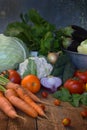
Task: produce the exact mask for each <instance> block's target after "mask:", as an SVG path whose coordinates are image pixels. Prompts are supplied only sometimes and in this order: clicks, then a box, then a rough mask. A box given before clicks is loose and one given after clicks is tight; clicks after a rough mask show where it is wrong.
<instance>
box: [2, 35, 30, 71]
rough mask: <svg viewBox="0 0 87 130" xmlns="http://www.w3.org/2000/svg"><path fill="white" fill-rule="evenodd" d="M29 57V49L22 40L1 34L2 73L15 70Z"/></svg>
mask: <svg viewBox="0 0 87 130" xmlns="http://www.w3.org/2000/svg"><path fill="white" fill-rule="evenodd" d="M27 56H28V49H27V47H26V46H25V44H24V43H23V42H22V41H21V40H20V39H18V38H16V37H8V36H5V35H3V34H0V72H2V71H4V70H7V69H15V68H16V67H17V65H18V64H19V63H21V62H23V61H24V60H25V59H26V58H27Z"/></svg>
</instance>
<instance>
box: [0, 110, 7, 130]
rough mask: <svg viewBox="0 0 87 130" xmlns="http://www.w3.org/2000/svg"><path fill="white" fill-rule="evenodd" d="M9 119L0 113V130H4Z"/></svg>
mask: <svg viewBox="0 0 87 130" xmlns="http://www.w3.org/2000/svg"><path fill="white" fill-rule="evenodd" d="M8 120H9V118H8V117H7V116H6V115H5V114H4V113H3V112H2V111H0V130H6V128H7V125H8Z"/></svg>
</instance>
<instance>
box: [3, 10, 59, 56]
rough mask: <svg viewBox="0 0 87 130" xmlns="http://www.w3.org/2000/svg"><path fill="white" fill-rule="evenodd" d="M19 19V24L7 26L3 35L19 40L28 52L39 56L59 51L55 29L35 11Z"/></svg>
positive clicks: (13, 23) (21, 15)
mask: <svg viewBox="0 0 87 130" xmlns="http://www.w3.org/2000/svg"><path fill="white" fill-rule="evenodd" d="M20 18H21V21H20V22H12V23H9V24H8V25H7V27H6V30H5V32H4V34H5V35H7V36H15V37H18V38H20V39H21V40H22V41H23V42H25V43H26V45H27V47H28V48H29V50H30V51H33V50H35V51H38V54H41V55H47V54H48V52H50V51H55V52H56V51H58V50H60V49H61V44H60V37H57V36H56V34H57V33H56V30H57V29H56V27H55V26H54V25H53V24H50V23H49V22H48V21H46V20H45V19H44V18H43V17H41V15H40V14H39V13H38V12H37V11H36V10H35V9H31V10H29V11H28V12H27V13H25V14H23V13H21V14H20Z"/></svg>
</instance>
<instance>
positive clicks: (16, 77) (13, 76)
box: [7, 69, 21, 84]
mask: <svg viewBox="0 0 87 130" xmlns="http://www.w3.org/2000/svg"><path fill="white" fill-rule="evenodd" d="M7 72H8V79H9V80H10V81H11V82H14V83H17V84H20V83H21V76H20V74H19V73H18V72H17V71H16V70H11V69H10V70H7Z"/></svg>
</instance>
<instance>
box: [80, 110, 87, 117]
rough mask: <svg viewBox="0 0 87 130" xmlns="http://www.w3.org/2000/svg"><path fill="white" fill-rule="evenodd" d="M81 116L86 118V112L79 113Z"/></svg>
mask: <svg viewBox="0 0 87 130" xmlns="http://www.w3.org/2000/svg"><path fill="white" fill-rule="evenodd" d="M81 116H82V117H86V118H87V110H83V111H81Z"/></svg>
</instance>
